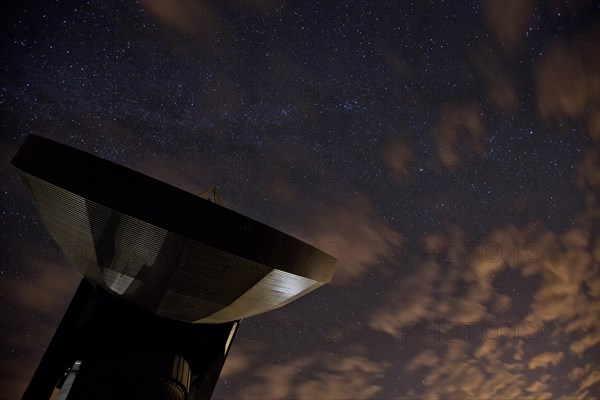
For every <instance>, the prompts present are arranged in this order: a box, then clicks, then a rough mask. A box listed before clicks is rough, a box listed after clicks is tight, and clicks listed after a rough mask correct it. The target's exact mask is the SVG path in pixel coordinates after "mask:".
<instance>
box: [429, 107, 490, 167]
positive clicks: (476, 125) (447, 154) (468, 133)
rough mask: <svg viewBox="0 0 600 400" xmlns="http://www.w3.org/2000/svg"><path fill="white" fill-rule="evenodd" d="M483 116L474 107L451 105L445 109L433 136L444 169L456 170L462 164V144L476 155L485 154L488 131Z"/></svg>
mask: <svg viewBox="0 0 600 400" xmlns="http://www.w3.org/2000/svg"><path fill="white" fill-rule="evenodd" d="M482 115H483V114H482V113H481V111H480V110H479V109H478V108H477V107H476V106H474V105H449V106H446V107H445V108H444V109H443V111H442V115H441V117H440V120H439V121H438V124H437V127H436V129H435V131H434V134H433V136H434V139H435V146H436V148H437V153H438V158H439V161H440V163H441V164H442V165H443V166H444V167H446V168H448V169H449V170H454V169H456V167H457V166H458V165H459V164H460V162H461V160H460V158H461V156H460V152H459V147H461V144H462V143H461V142H464V143H465V144H466V145H467V146H468V147H469V148H470V149H471V150H472V151H474V152H475V153H477V154H483V152H484V139H485V135H486V130H485V126H484V123H483V118H482Z"/></svg>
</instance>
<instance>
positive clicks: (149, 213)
mask: <svg viewBox="0 0 600 400" xmlns="http://www.w3.org/2000/svg"><path fill="white" fill-rule="evenodd" d="M12 163H13V165H15V166H16V167H17V168H19V169H20V170H21V172H22V174H23V178H24V180H25V182H26V183H27V185H28V186H29V188H30V189H31V192H32V194H33V197H34V202H35V204H36V207H37V209H38V211H39V214H40V216H41V218H42V220H43V222H44V225H45V226H46V229H47V230H48V231H49V233H50V234H51V236H52V237H53V238H54V240H55V241H56V243H57V244H58V245H59V246H60V248H61V249H62V251H63V252H64V253H65V255H66V256H67V257H69V258H70V259H71V261H72V262H73V263H74V264H75V266H76V268H77V269H78V270H79V271H80V272H81V273H82V274H83V275H84V276H85V277H86V278H87V279H89V280H90V281H91V282H93V283H95V284H98V285H101V286H102V287H104V288H106V289H108V290H109V291H110V292H112V293H113V294H115V295H118V296H121V297H123V298H124V299H126V300H129V301H132V302H134V303H136V304H139V305H142V306H143V307H145V308H146V309H148V310H150V311H152V312H154V313H156V314H157V315H159V316H163V317H168V318H172V319H176V320H180V321H186V322H198V323H214V324H218V323H224V322H230V321H236V320H240V319H242V318H247V317H249V316H252V315H256V314H259V313H262V312H265V311H268V310H271V309H274V308H277V307H281V306H283V305H285V304H287V303H289V302H290V301H293V300H295V299H297V298H299V297H301V296H303V295H305V294H307V293H309V292H311V291H312V290H314V289H316V288H318V287H319V286H321V285H323V284H324V283H327V282H329V281H330V280H331V276H332V274H333V269H334V264H335V261H336V260H335V258H333V257H331V256H330V255H328V254H327V253H324V252H322V251H320V250H319V249H317V248H315V247H313V246H310V245H308V244H306V243H304V242H302V241H300V240H298V239H295V238H293V237H291V236H289V235H286V234H285V233H282V232H280V231H277V230H276V229H273V228H271V227H268V226H266V225H264V224H262V223H260V222H257V221H254V220H252V219H250V218H248V217H245V216H243V215H240V214H238V213H236V212H234V211H232V210H229V209H227V208H225V207H222V206H220V205H218V204H215V203H213V202H211V201H208V200H205V199H202V198H200V197H198V196H195V195H193V194H191V193H188V192H185V191H183V190H180V189H178V188H175V187H173V186H170V185H168V184H166V183H164V182H161V181H158V180H156V179H153V178H150V177H148V176H145V175H143V174H140V173H138V172H135V171H133V170H131V169H128V168H125V167H123V166H120V165H117V164H115V163H112V162H110V161H107V160H103V159H101V158H98V157H96V156H94V155H91V154H88V153H85V152H83V151H80V150H77V149H74V148H72V147H69V146H65V145H62V144H60V143H57V142H54V141H51V140H49V139H45V138H41V137H38V136H33V135H30V136H28V137H27V139H26V141H25V143H24V144H23V145H22V146H21V148H20V149H19V151H18V153H17V155H16V156H15V157H14V159H13V161H12Z"/></svg>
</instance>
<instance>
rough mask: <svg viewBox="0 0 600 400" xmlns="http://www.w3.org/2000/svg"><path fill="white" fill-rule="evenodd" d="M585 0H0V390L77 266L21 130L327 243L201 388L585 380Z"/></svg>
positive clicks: (435, 393)
mask: <svg viewBox="0 0 600 400" xmlns="http://www.w3.org/2000/svg"><path fill="white" fill-rule="evenodd" d="M599 4H600V3H598V2H594V1H585V0H580V1H578V0H571V1H567V0H548V1H546V0H544V1H542V0H522V1H515V0H504V1H498V0H485V1H466V2H449V1H443V0H439V1H436V2H428V1H426V0H423V1H416V2H410V1H405V0H398V1H374V2H363V1H337V0H331V1H313V2H310V1H293V2H292V1H287V0H276V1H260V0H245V1H242V0H224V1H219V2H216V1H195V2H192V1H178V2H171V1H163V0H141V1H86V2H56V1H52V2H34V1H23V2H13V4H10V5H7V4H3V5H2V12H1V15H2V17H0V18H2V23H1V25H0V26H1V28H0V29H1V30H2V36H1V40H2V47H1V49H2V50H1V53H0V60H1V61H0V67H1V68H0V71H1V82H0V83H1V86H0V113H1V117H0V125H1V129H0V160H1V162H2V166H3V168H2V169H1V171H2V172H0V183H1V185H2V190H1V192H0V206H1V212H2V219H1V221H2V224H1V226H0V234H1V235H2V236H1V238H2V239H1V243H2V246H1V258H0V262H1V264H0V277H1V280H0V315H1V318H0V398H1V399H7V400H8V399H17V398H20V395H21V394H22V392H23V390H24V388H25V387H26V385H27V383H28V381H29V379H30V377H31V375H32V374H33V371H34V370H35V367H36V366H37V363H38V361H39V359H40V358H41V356H42V354H43V351H44V348H45V346H46V345H47V344H48V342H49V340H50V338H51V337H52V334H53V332H54V329H56V327H57V325H58V322H59V321H60V318H61V317H62V313H63V312H64V310H65V309H66V307H67V305H68V303H69V301H70V298H71V296H72V295H73V293H74V291H75V289H76V287H77V284H78V282H79V279H80V276H79V273H77V272H76V271H75V269H74V268H73V267H72V266H70V265H69V262H68V261H67V260H66V259H65V257H64V256H63V255H62V254H61V253H60V251H59V250H58V248H57V246H56V245H55V244H54V243H53V242H52V240H51V239H50V237H49V236H48V234H47V233H46V232H45V230H44V227H43V226H42V224H41V221H40V219H39V218H38V217H37V215H36V212H35V210H34V208H33V205H32V202H31V197H30V195H29V193H28V192H27V190H26V188H25V185H23V184H22V182H21V181H20V179H19V176H18V173H17V171H16V169H15V168H13V167H12V166H10V165H9V162H10V160H11V158H12V157H13V155H14V154H15V152H16V150H17V149H18V147H19V146H20V144H21V143H22V141H23V140H24V137H25V136H26V135H27V134H37V135H41V136H45V137H48V138H51V139H54V140H57V141H60V142H63V143H66V144H68V145H71V146H74V147H77V148H79V149H82V150H85V151H88V152H91V153H94V154H96V155H99V156H101V157H103V158H106V159H109V160H112V161H115V162H117V163H120V164H122V165H125V166H127V167H130V168H133V169H135V170H137V171H140V172H142V173H145V174H148V175H151V176H153V177H156V178H158V179H161V180H163V181H165V182H168V183H170V184H173V185H175V186H177V187H180V188H182V189H184V190H187V191H190V192H194V193H197V192H200V191H203V190H204V189H206V188H208V187H210V186H212V185H217V186H218V188H219V191H220V194H221V196H222V198H223V202H224V204H225V205H226V206H227V207H229V208H231V209H233V210H235V211H238V212H240V213H242V214H245V215H247V216H249V217H251V218H254V219H257V220H259V221H261V222H264V223H266V224H268V225H271V226H273V227H275V228H277V229H280V230H282V231H284V232H287V233H290V234H292V235H294V236H296V237H298V238H300V239H303V240H305V241H307V242H308V243H310V244H312V245H314V246H316V247H318V248H320V249H323V250H325V251H327V252H329V253H330V254H332V255H334V256H335V257H337V258H338V264H337V267H336V272H335V274H334V278H333V280H332V282H331V284H329V285H326V286H324V287H322V288H320V289H318V290H317V291H316V292H313V293H311V294H309V295H308V296H306V297H305V298H303V299H301V300H298V301H296V302H295V303H292V304H290V305H288V306H286V307H284V308H282V309H279V310H276V311H272V312H269V313H266V314H263V315H261V316H257V317H254V318H250V319H247V320H245V321H244V322H243V324H242V326H241V328H240V331H239V333H238V335H237V337H236V340H235V342H234V344H233V347H232V350H231V353H230V355H229V358H228V360H227V363H226V365H225V367H224V370H223V373H222V374H221V377H220V379H219V382H218V384H217V387H216V389H215V392H214V398H215V399H290V398H298V399H326V398H327V399H351V398H352V399H356V398H376V399H450V398H460V399H525V398H527V399H551V398H552V399H598V398H600V319H599V318H598V315H599V313H600V235H599V233H600V228H599V225H600V205H599V193H598V192H599V188H600V166H599V163H600V160H599V154H600V152H598V150H599V149H598V148H599V146H600V56H599V54H600V53H599V52H598V51H597V49H596V47H597V46H598V44H599V43H600V7H599ZM117 195H118V193H115V196H117ZM198 222H199V226H200V227H201V226H202V224H201V221H198Z"/></svg>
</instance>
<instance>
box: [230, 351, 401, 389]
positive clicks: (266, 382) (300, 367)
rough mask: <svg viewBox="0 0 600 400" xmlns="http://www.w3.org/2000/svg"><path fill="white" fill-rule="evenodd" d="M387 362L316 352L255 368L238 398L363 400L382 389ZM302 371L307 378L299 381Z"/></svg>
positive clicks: (358, 356)
mask: <svg viewBox="0 0 600 400" xmlns="http://www.w3.org/2000/svg"><path fill="white" fill-rule="evenodd" d="M388 368H389V364H388V363H382V362H379V361H374V360H371V359H369V358H367V357H365V356H363V355H341V354H325V353H317V354H313V355H311V356H305V357H300V358H297V359H295V360H288V361H286V362H285V363H284V364H282V365H278V364H269V365H264V366H259V367H257V368H256V369H255V379H254V383H253V384H250V385H249V386H245V387H244V390H243V391H242V392H241V393H240V398H241V399H258V398H262V399H290V398H301V399H317V398H318V399H332V400H333V399H363V398H372V397H377V394H378V393H379V392H380V391H381V390H382V386H381V383H380V380H381V379H383V377H384V374H385V372H386V370H387V369H388ZM303 371H304V372H306V371H310V373H309V375H308V377H304V378H302V380H298V379H297V378H298V377H299V376H300V375H301V374H302V373H303Z"/></svg>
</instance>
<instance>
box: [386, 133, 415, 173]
mask: <svg viewBox="0 0 600 400" xmlns="http://www.w3.org/2000/svg"><path fill="white" fill-rule="evenodd" d="M382 147H383V148H382V152H381V153H382V154H381V158H382V159H383V162H384V163H385V164H386V165H387V166H388V168H389V169H390V170H391V171H392V174H393V176H394V177H395V178H396V179H398V180H399V181H402V182H403V181H404V180H406V179H407V178H408V174H407V171H408V169H407V168H408V167H409V166H410V164H411V163H412V162H413V161H414V159H415V157H414V154H413V149H412V145H411V143H410V141H409V140H408V139H407V138H405V137H397V138H393V139H389V140H387V141H386V142H384V144H383V146H382Z"/></svg>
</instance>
